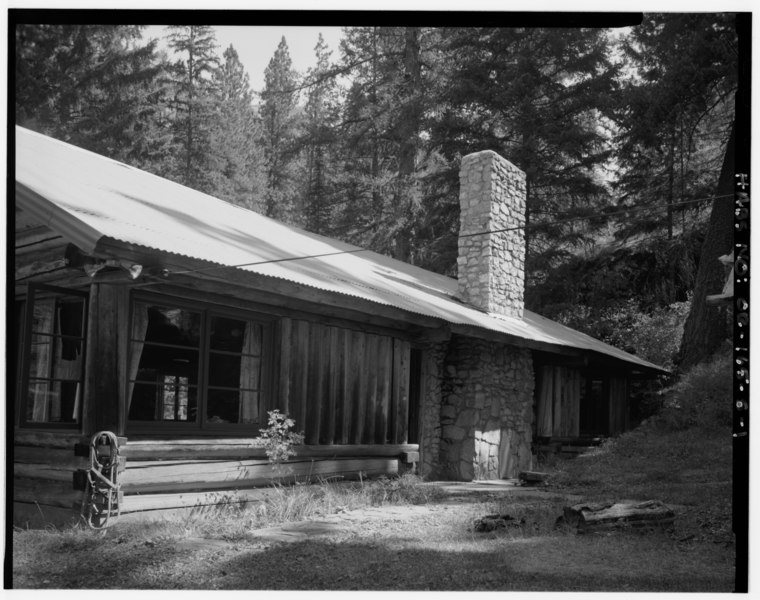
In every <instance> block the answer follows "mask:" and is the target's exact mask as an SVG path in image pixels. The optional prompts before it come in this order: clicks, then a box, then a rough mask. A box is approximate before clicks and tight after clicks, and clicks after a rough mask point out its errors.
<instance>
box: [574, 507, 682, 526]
mask: <svg viewBox="0 0 760 600" xmlns="http://www.w3.org/2000/svg"><path fill="white" fill-rule="evenodd" d="M674 520H675V513H674V512H673V511H672V510H671V509H670V508H668V507H667V506H666V505H665V504H663V503H662V502H660V501H659V500H647V501H645V502H638V503H634V502H621V503H617V504H613V503H582V504H576V505H574V506H566V507H565V509H564V514H563V521H564V524H565V525H569V526H570V527H575V528H576V529H577V530H578V533H586V532H594V531H607V530H611V529H625V528H631V527H633V528H655V527H659V528H660V529H668V528H670V527H672V525H673V521H674Z"/></svg>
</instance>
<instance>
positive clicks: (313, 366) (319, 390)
mask: <svg viewBox="0 0 760 600" xmlns="http://www.w3.org/2000/svg"><path fill="white" fill-rule="evenodd" d="M324 333H325V331H324V327H322V326H321V325H317V324H315V323H312V324H311V325H310V331H309V359H308V360H309V368H308V383H307V386H308V387H307V389H308V395H307V396H306V398H305V400H306V421H305V423H306V443H307V444H318V443H319V428H320V425H321V414H322V403H323V401H324V398H323V395H324V386H323V377H324V370H323V368H322V364H323V362H324V358H325V356H324V351H323V339H324Z"/></svg>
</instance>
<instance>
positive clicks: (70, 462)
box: [13, 446, 89, 470]
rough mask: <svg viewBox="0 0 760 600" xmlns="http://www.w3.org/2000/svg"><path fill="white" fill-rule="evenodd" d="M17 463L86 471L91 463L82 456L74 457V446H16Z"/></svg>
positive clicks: (14, 456) (15, 458)
mask: <svg viewBox="0 0 760 600" xmlns="http://www.w3.org/2000/svg"><path fill="white" fill-rule="evenodd" d="M13 460H14V462H16V463H27V464H48V465H51V466H54V467H57V468H68V469H72V470H73V469H84V468H86V467H87V466H88V465H89V461H88V460H87V459H86V458H84V457H81V456H74V452H73V446H72V447H69V448H40V447H34V446H16V447H15V448H14V449H13Z"/></svg>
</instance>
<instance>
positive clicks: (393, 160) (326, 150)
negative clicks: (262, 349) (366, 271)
mask: <svg viewBox="0 0 760 600" xmlns="http://www.w3.org/2000/svg"><path fill="white" fill-rule="evenodd" d="M734 21H735V15H733V14H722V13H699V14H675V13H669V14H646V15H644V19H643V22H642V23H641V24H640V25H637V26H635V27H630V28H626V29H604V28H519V27H515V28H500V27H492V28H480V27H446V28H441V27H408V26H400V27H344V28H343V30H342V37H341V40H340V44H339V47H338V48H329V47H328V46H327V44H326V43H325V42H324V40H323V39H322V37H321V36H320V38H319V41H318V42H317V44H316V47H315V48H314V58H313V64H312V66H311V67H310V68H308V69H306V70H305V71H304V72H298V71H296V70H295V69H294V68H293V65H292V60H291V56H290V51H289V47H288V41H287V40H286V39H285V37H283V38H282V40H281V41H280V43H279V45H278V47H277V49H276V51H275V52H274V55H273V56H272V57H271V59H270V61H269V64H268V66H267V67H266V70H265V73H264V84H263V87H262V89H261V90H260V91H254V90H252V89H251V84H250V78H249V74H248V73H247V72H246V71H245V68H244V67H243V65H242V63H241V61H240V58H239V56H238V52H237V51H236V49H235V48H234V47H233V46H229V47H226V48H222V47H220V46H219V44H218V43H217V41H216V37H215V30H214V28H213V27H210V26H200V25H183V26H172V27H167V28H165V29H164V30H163V36H162V38H161V39H156V38H150V37H149V36H148V35H146V28H145V27H142V26H135V25H118V26H116V25H69V24H16V26H15V73H14V76H15V113H16V123H17V124H18V125H22V126H24V127H27V128H30V129H33V130H35V131H39V132H42V133H44V134H47V135H50V136H52V137H55V138H57V139H61V140H64V141H67V142H69V143H72V144H75V145H77V146H81V147H83V148H86V149H88V150H92V151H94V152H97V153H99V154H103V155H105V156H108V157H111V158H113V159H116V160H119V161H123V162H125V163H127V164H130V165H132V166H135V167H138V168H140V169H144V170H146V171H149V172H151V173H154V174H156V175H159V176H162V177H166V178H168V179H171V180H173V181H176V182H178V183H181V184H184V185H187V186H189V187H192V188H195V189H198V190H201V191H203V192H206V193H208V194H210V195H212V196H216V197H218V198H222V199H224V200H227V201H229V202H232V203H235V204H239V205H241V206H244V207H246V208H249V209H252V210H256V211H258V212H261V213H262V214H265V215H267V216H270V217H273V218H275V219H278V220H281V221H284V222H287V223H290V224H293V225H296V226H298V227H302V228H304V229H306V230H308V231H311V232H314V233H317V234H321V235H325V236H329V237H333V238H337V239H340V240H344V241H346V242H350V243H353V244H356V245H359V246H362V247H365V248H369V249H372V250H374V251H376V252H380V253H383V254H387V255H389V256H392V257H394V258H396V259H399V260H402V261H405V262H409V263H412V264H415V265H418V266H420V267H423V268H426V269H430V270H432V271H436V272H438V273H442V274H446V275H451V276H455V275H456V256H457V234H458V229H459V201H458V169H459V163H460V159H461V157H462V156H464V155H466V154H468V153H470V152H477V151H480V150H485V149H490V150H494V151H495V152H497V153H499V154H500V155H502V156H504V157H505V158H507V159H508V160H510V161H511V162H512V163H514V164H515V165H517V166H518V167H519V168H520V169H522V170H523V171H525V173H526V174H527V185H528V200H527V217H528V218H527V225H526V239H527V257H526V305H527V307H528V308H529V309H531V310H534V311H536V312H538V313H539V314H542V315H544V316H547V317H549V318H552V319H555V320H557V321H559V322H561V323H564V324H566V325H569V326H571V327H573V328H576V329H578V330H581V331H584V332H586V333H588V334H590V335H592V336H594V337H597V338H599V339H601V340H603V341H606V342H609V343H611V344H614V345H616V346H618V347H621V348H623V349H626V350H628V351H631V352H634V353H636V354H637V355H639V356H641V357H642V358H645V359H647V360H650V361H652V362H654V363H657V364H660V365H662V366H664V367H666V368H669V369H674V370H677V371H683V370H685V369H687V368H688V367H690V366H693V365H694V364H696V363H698V362H700V361H702V360H704V359H705V358H707V357H709V356H710V355H711V354H713V353H714V352H716V351H718V350H720V349H721V347H722V345H723V344H725V340H726V339H727V337H728V336H729V335H730V331H731V330H730V318H729V317H730V315H729V314H728V309H727V308H726V307H725V306H710V305H707V304H706V303H705V302H704V297H705V295H706V294H715V293H718V292H719V291H720V289H721V288H722V286H723V282H724V280H725V276H726V273H725V271H724V270H723V266H722V265H721V264H720V263H719V262H718V260H717V258H718V256H720V255H723V254H728V253H729V252H730V251H731V244H732V233H733V232H732V222H733V206H732V198H733V171H732V167H733V138H734V117H735V104H734V96H735V92H736V87H737V79H738V77H737V69H738V67H737V64H738V51H737V32H736V29H735V23H734ZM154 30H155V28H151V31H154Z"/></svg>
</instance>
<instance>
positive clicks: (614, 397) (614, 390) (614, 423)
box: [610, 377, 628, 435]
mask: <svg viewBox="0 0 760 600" xmlns="http://www.w3.org/2000/svg"><path fill="white" fill-rule="evenodd" d="M626 383H627V382H626V380H625V379H624V378H621V377H612V378H611V379H610V435H617V434H619V433H621V432H623V431H625V430H626V429H627V428H628V390H627V387H628V386H627V385H626Z"/></svg>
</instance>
